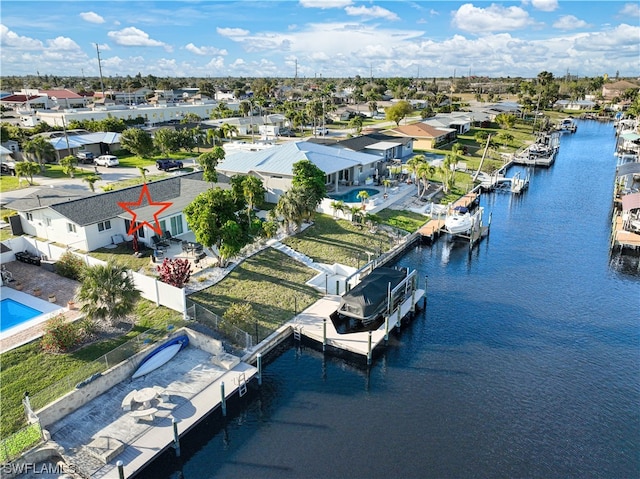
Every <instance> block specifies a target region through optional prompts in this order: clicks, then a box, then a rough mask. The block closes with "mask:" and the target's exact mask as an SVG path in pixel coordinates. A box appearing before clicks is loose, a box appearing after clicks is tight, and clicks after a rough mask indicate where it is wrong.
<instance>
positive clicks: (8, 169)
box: [0, 161, 16, 176]
mask: <svg viewBox="0 0 640 479" xmlns="http://www.w3.org/2000/svg"><path fill="white" fill-rule="evenodd" d="M0 173H2V174H3V175H11V176H16V164H15V162H13V161H3V162H2V163H0Z"/></svg>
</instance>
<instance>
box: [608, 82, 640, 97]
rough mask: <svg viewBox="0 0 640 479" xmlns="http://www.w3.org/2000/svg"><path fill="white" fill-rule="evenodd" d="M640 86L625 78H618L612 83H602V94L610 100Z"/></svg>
mask: <svg viewBox="0 0 640 479" xmlns="http://www.w3.org/2000/svg"><path fill="white" fill-rule="evenodd" d="M638 89H640V86H638V85H637V84H635V83H631V82H629V81H626V80H619V81H616V82H612V83H605V84H604V85H602V96H603V97H604V98H605V99H607V100H611V99H613V98H615V97H617V96H622V95H623V94H624V92H625V91H627V90H638Z"/></svg>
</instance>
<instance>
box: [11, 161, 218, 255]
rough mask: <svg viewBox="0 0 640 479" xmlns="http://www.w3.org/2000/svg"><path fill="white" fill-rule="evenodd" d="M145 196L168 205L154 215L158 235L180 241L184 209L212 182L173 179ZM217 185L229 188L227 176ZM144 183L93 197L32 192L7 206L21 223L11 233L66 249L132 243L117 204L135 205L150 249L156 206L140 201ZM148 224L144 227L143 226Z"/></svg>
mask: <svg viewBox="0 0 640 479" xmlns="http://www.w3.org/2000/svg"><path fill="white" fill-rule="evenodd" d="M146 185H147V188H148V191H149V196H150V198H151V200H152V201H153V202H154V203H157V202H166V203H171V206H170V207H169V208H168V209H166V210H164V211H163V212H162V213H160V215H158V226H159V227H160V229H161V231H169V232H170V233H171V235H172V236H177V237H179V236H180V235H182V234H184V233H186V232H187V231H189V226H188V225H187V221H186V218H185V216H184V213H183V210H184V208H185V207H186V206H187V205H188V204H189V203H191V202H192V201H193V199H194V198H195V197H196V196H197V195H198V194H200V193H201V192H203V191H206V190H207V189H209V188H211V184H210V183H208V182H206V181H203V179H202V172H201V171H199V172H194V173H188V174H185V175H180V176H173V177H170V178H165V179H162V180H158V181H153V182H150V183H147V184H146ZM215 186H219V187H221V188H223V189H228V188H230V187H231V186H230V183H229V178H228V177H225V176H224V175H218V183H217V184H216V185H215ZM142 193H143V185H136V186H132V187H129V188H123V189H120V190H114V191H109V192H105V193H91V192H89V191H86V190H81V189H69V188H42V189H39V190H36V191H35V192H34V193H32V194H30V195H28V196H26V197H24V198H21V199H17V200H14V201H12V202H10V203H8V204H7V205H6V206H5V207H6V208H8V209H10V210H14V211H17V212H18V215H19V217H20V223H19V224H15V225H14V224H13V223H12V233H13V234H15V235H20V234H28V235H32V236H36V237H38V238H44V239H46V240H50V241H55V242H56V243H61V244H64V245H66V246H68V247H70V248H74V249H78V250H82V251H93V250H95V249H98V248H101V247H104V246H107V245H109V244H113V243H115V242H117V239H118V238H123V239H125V240H132V239H133V236H131V235H128V232H129V231H130V227H131V221H132V215H131V213H129V212H127V211H126V210H124V209H123V208H122V207H121V206H120V205H119V203H137V202H139V201H140V200H141V199H142V202H141V203H140V206H139V207H131V210H132V211H134V212H135V213H136V220H137V221H136V224H143V226H142V227H141V228H140V229H138V230H137V237H138V241H139V242H140V243H144V244H146V245H148V246H150V247H152V246H153V241H152V239H151V238H152V237H153V236H154V235H155V234H156V233H155V231H154V230H153V228H151V227H149V226H148V225H149V224H151V225H155V219H154V214H156V213H157V211H158V210H159V207H158V206H154V205H149V204H148V202H147V201H146V200H145V199H144V195H143V194H142ZM145 222H146V223H147V224H146V225H145V224H144V223H145Z"/></svg>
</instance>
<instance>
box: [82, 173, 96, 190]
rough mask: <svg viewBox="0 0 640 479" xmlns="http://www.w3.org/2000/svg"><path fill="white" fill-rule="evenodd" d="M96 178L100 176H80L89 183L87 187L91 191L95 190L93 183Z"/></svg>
mask: <svg viewBox="0 0 640 479" xmlns="http://www.w3.org/2000/svg"><path fill="white" fill-rule="evenodd" d="M98 180H100V177H99V176H98V175H87V176H85V177H84V178H82V181H86V182H87V183H89V189H90V190H91V191H92V192H95V191H96V188H95V186H94V183H95V182H96V181H98Z"/></svg>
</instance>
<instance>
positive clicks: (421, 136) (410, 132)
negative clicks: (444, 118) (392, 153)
mask: <svg viewBox="0 0 640 479" xmlns="http://www.w3.org/2000/svg"><path fill="white" fill-rule="evenodd" d="M386 131H387V133H388V134H389V135H392V136H398V137H405V138H413V139H414V145H413V147H414V148H415V149H418V150H432V149H434V148H437V147H438V146H440V145H443V144H446V143H450V142H452V141H455V139H456V136H457V135H456V130H455V129H454V128H443V127H441V128H436V127H434V126H431V125H428V124H426V123H424V122H418V123H412V124H410V125H401V126H398V127H396V128H392V129H391V130H386Z"/></svg>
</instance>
